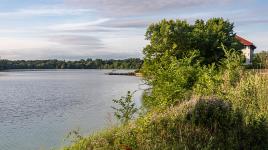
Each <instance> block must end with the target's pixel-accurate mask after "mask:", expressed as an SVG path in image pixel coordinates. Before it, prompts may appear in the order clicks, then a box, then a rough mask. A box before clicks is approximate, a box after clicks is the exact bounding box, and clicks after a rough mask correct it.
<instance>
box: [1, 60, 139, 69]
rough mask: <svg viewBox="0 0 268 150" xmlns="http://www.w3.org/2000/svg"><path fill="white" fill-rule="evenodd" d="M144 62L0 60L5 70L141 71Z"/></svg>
mask: <svg viewBox="0 0 268 150" xmlns="http://www.w3.org/2000/svg"><path fill="white" fill-rule="evenodd" d="M142 63H143V61H142V60H141V59H139V58H129V59H124V60H113V59H110V60H102V59H96V60H92V59H86V60H83V59H81V60H79V61H64V60H15V61H10V60H0V70H3V69H139V68H140V67H141V65H142Z"/></svg>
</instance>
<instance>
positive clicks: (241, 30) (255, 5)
mask: <svg viewBox="0 0 268 150" xmlns="http://www.w3.org/2000/svg"><path fill="white" fill-rule="evenodd" d="M267 8H268V1H267V0H0V19H1V22H0V57H1V58H2V59H11V60H18V59H26V60H29V59H34V60H35V59H65V60H79V59H85V58H102V59H123V58H129V57H141V58H142V57H143V55H142V49H143V47H145V46H146V44H148V41H146V40H145V38H144V34H145V32H146V27H147V26H148V25H149V24H151V23H153V22H158V21H160V20H162V19H164V18H166V19H183V20H187V21H189V22H190V23H193V22H194V20H196V19H204V20H207V19H209V18H212V17H223V18H224V19H228V20H229V21H231V22H234V24H235V28H234V31H235V32H236V33H237V34H239V35H240V36H242V37H244V38H246V39H248V40H250V41H252V42H253V43H254V44H255V45H256V46H257V50H256V51H257V52H258V51H262V50H268V10H267Z"/></svg>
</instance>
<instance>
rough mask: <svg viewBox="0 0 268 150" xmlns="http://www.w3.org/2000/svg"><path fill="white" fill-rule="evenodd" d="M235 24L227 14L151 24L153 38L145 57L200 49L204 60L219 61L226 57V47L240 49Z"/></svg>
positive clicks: (181, 54) (180, 55)
mask: <svg viewBox="0 0 268 150" xmlns="http://www.w3.org/2000/svg"><path fill="white" fill-rule="evenodd" d="M233 28H234V24H233V23H230V22H229V21H228V20H224V19H223V18H212V19H209V20H208V21H206V22H205V21H203V20H196V22H195V23H194V24H189V23H188V22H186V21H182V20H175V21H174V20H169V21H168V20H162V21H161V22H159V23H155V24H152V25H150V26H149V27H148V29H147V32H146V34H145V36H146V39H147V40H149V41H150V44H149V45H147V46H146V47H145V48H144V50H143V53H144V54H145V59H147V60H148V59H149V60H151V59H158V58H159V57H161V56H163V54H164V53H165V52H168V53H169V55H170V56H176V57H177V58H183V57H184V56H185V55H187V53H189V51H191V50H198V51H199V52H200V58H199V59H200V60H201V63H202V64H212V63H216V64H218V63H219V60H220V59H222V58H224V50H223V49H222V47H221V44H223V45H224V46H226V48H227V49H232V48H234V49H236V50H238V51H239V50H240V49H241V48H242V45H241V44H239V42H238V41H237V40H236V39H235V33H234V32H233Z"/></svg>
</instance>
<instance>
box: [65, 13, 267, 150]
mask: <svg viewBox="0 0 268 150" xmlns="http://www.w3.org/2000/svg"><path fill="white" fill-rule="evenodd" d="M199 27H200V28H201V27H202V28H201V29H200V28H199ZM226 27H227V28H226ZM197 31H198V32H197ZM146 35H147V39H148V40H150V44H149V45H148V46H147V47H146V48H145V49H144V54H145V58H144V64H143V67H142V69H141V70H142V72H143V75H144V79H145V81H146V83H147V84H148V85H150V89H148V90H146V91H145V93H144V96H143V102H144V107H145V108H146V111H147V112H146V113H143V114H142V115H140V116H139V117H138V118H137V119H135V120H132V121H129V122H127V123H124V124H121V125H119V126H115V127H111V128H109V129H106V130H104V131H102V132H99V133H96V134H93V135H90V136H88V137H84V138H79V139H77V140H76V141H75V142H74V144H73V145H71V146H69V147H66V148H64V150H88V149H109V150H110V149H111V150H113V149H114V150H117V149H122V150H132V149H140V150H147V149H148V150H150V149H159V150H162V149H211V150H212V149H260V150H261V149H268V122H267V119H268V98H267V97H268V77H267V76H264V75H260V74H256V73H252V72H248V71H247V70H246V69H245V68H244V66H243V65H242V64H243V56H241V52H240V51H239V49H238V48H236V46H233V45H236V44H233V43H235V41H233V40H234V39H233V36H234V35H235V34H234V33H233V24H231V23H229V22H228V21H225V20H223V19H221V18H216V19H210V20H208V21H207V22H204V21H202V20H198V21H196V23H195V24H194V25H189V24H188V23H187V22H185V21H180V20H177V21H173V20H171V21H166V20H163V21H161V22H159V23H156V24H153V25H151V26H150V27H149V28H148V31H147V34H146ZM196 39H198V40H197V41H198V42H199V43H200V44H196V45H195V44H192V43H196V41H195V40H196ZM208 39H209V40H208ZM226 39H228V40H227V41H231V42H226V41H225V40H226ZM228 43H229V45H228ZM174 45H175V46H174ZM193 45H194V46H193ZM204 45H206V46H204Z"/></svg>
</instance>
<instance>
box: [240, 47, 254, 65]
mask: <svg viewBox="0 0 268 150" xmlns="http://www.w3.org/2000/svg"><path fill="white" fill-rule="evenodd" d="M242 52H243V54H244V55H245V58H246V62H245V64H246V65H250V64H251V63H252V59H253V53H254V49H253V47H251V46H245V48H244V49H242Z"/></svg>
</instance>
